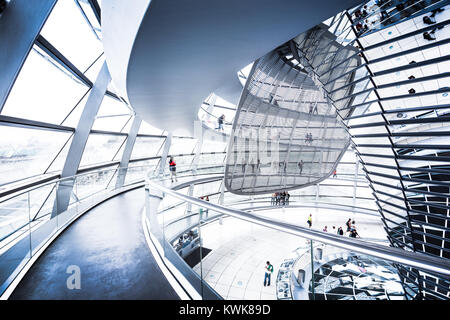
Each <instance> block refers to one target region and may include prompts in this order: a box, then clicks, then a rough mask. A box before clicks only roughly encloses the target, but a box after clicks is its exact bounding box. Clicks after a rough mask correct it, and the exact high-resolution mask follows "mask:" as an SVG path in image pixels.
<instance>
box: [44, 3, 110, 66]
mask: <svg viewBox="0 0 450 320" xmlns="http://www.w3.org/2000/svg"><path fill="white" fill-rule="evenodd" d="M41 34H42V36H44V38H46V39H47V40H48V41H49V42H50V43H51V44H52V45H53V46H55V47H56V49H58V50H59V51H61V53H62V54H63V55H64V56H65V57H66V58H67V59H69V60H70V61H71V62H72V63H73V64H74V65H75V66H76V67H77V68H78V69H79V70H80V71H81V72H84V71H85V70H86V69H87V68H88V67H89V65H90V64H91V63H92V62H93V61H94V60H95V58H97V57H98V56H99V55H100V54H101V53H102V51H103V47H102V43H101V42H100V41H99V40H98V38H97V35H96V33H95V32H94V31H93V30H92V29H91V27H90V26H89V24H88V23H87V21H86V20H85V18H84V17H83V14H82V12H81V10H80V8H79V7H78V6H77V4H76V3H75V1H58V2H57V3H56V5H55V7H54V8H53V11H52V13H51V14H50V16H49V18H48V19H47V21H46V23H45V25H44V27H43V28H42V31H41Z"/></svg>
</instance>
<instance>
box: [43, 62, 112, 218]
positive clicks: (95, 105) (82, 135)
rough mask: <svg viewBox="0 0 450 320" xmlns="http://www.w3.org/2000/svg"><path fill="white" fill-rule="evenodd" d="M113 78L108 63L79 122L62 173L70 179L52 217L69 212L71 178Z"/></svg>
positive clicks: (59, 191) (61, 190)
mask: <svg viewBox="0 0 450 320" xmlns="http://www.w3.org/2000/svg"><path fill="white" fill-rule="evenodd" d="M110 81H111V76H110V74H109V71H108V67H107V65H106V63H104V64H103V66H102V68H101V70H100V72H99V74H98V76H97V80H96V81H95V83H94V85H93V87H92V89H91V92H90V93H89V97H88V99H87V101H86V105H85V106H84V109H83V112H82V114H81V117H80V121H79V122H78V125H77V129H76V130H75V134H74V136H73V138H72V143H71V145H70V149H69V152H68V153H67V157H66V162H65V163H64V168H63V170H62V173H61V178H68V179H66V180H62V181H61V182H60V183H59V184H58V186H57V190H56V199H55V204H54V206H53V212H52V217H54V216H56V215H58V214H59V213H60V212H63V211H65V210H67V207H68V206H69V202H70V196H71V194H72V190H73V185H74V182H75V180H74V179H73V178H72V179H71V178H69V177H72V176H74V175H76V173H77V171H78V167H79V166H80V162H81V157H82V156H83V151H84V148H85V146H86V142H87V140H88V138H89V133H90V132H91V129H92V125H93V124H94V121H95V117H96V115H97V112H98V110H99V109H100V105H101V104H102V101H103V97H104V96H105V93H106V89H107V87H108V84H109V82H110Z"/></svg>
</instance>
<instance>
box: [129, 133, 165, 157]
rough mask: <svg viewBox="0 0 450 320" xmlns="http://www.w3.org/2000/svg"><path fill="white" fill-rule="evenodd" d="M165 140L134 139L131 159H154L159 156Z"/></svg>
mask: <svg viewBox="0 0 450 320" xmlns="http://www.w3.org/2000/svg"><path fill="white" fill-rule="evenodd" d="M164 141H165V138H150V137H136V141H135V143H134V146H133V151H132V153H131V159H141V158H146V157H154V156H156V155H159V154H161V152H162V144H163V143H164Z"/></svg>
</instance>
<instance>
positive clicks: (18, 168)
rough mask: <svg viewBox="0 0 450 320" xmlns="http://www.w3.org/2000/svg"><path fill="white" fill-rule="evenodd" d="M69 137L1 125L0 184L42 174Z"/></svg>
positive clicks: (50, 132) (61, 134) (53, 132)
mask: <svg viewBox="0 0 450 320" xmlns="http://www.w3.org/2000/svg"><path fill="white" fill-rule="evenodd" d="M70 134H71V133H70V132H57V131H47V130H37V129H27V128H16V127H11V126H4V125H0V145H1V146H2V147H1V149H0V184H5V183H9V182H13V181H17V180H20V179H24V178H27V177H31V176H35V175H39V174H43V173H44V171H45V170H46V169H47V167H48V166H49V165H50V162H51V161H52V160H53V158H54V157H55V156H56V154H57V153H58V152H59V150H61V148H62V147H63V145H64V143H66V141H67V139H68V138H69V137H70Z"/></svg>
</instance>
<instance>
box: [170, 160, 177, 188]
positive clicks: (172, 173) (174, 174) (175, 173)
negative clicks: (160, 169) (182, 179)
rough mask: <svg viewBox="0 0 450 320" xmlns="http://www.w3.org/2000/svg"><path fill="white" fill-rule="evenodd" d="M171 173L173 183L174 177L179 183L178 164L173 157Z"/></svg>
mask: <svg viewBox="0 0 450 320" xmlns="http://www.w3.org/2000/svg"><path fill="white" fill-rule="evenodd" d="M169 171H170V179H171V180H172V182H173V178H174V177H175V181H177V182H178V179H177V164H176V163H175V161H174V160H173V157H170V159H169Z"/></svg>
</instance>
